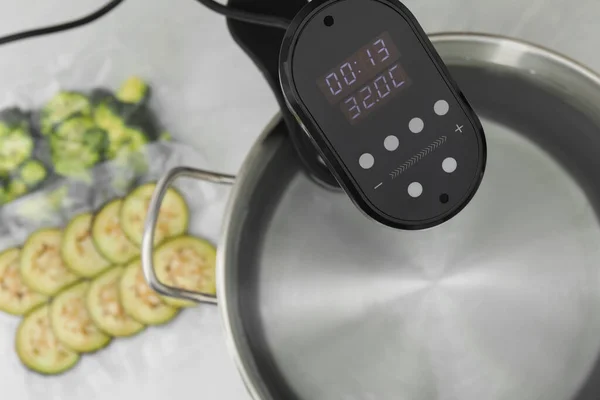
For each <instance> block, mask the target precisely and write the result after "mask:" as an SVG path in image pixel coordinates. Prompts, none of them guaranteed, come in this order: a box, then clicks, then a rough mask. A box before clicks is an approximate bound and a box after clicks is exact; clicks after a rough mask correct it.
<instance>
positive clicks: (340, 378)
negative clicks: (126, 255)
mask: <svg viewBox="0 0 600 400" xmlns="http://www.w3.org/2000/svg"><path fill="white" fill-rule="evenodd" d="M431 40H432V42H433V43H434V45H435V46H436V48H437V50H438V52H439V53H440V55H441V56H442V58H443V59H444V61H445V62H446V64H447V65H448V67H449V68H450V71H451V73H452V75H453V76H454V78H455V80H456V81H457V82H458V84H459V86H460V87H461V88H462V90H463V92H464V93H465V95H466V96H467V97H468V99H469V101H470V102H471V103H472V104H473V106H474V107H475V110H476V112H477V113H478V114H479V116H480V118H481V120H482V122H483V125H484V128H485V130H486V135H487V141H488V166H487V170H486V177H485V178H484V181H483V183H482V185H481V188H480V189H479V192H478V193H477V194H476V196H475V198H474V199H473V201H472V202H471V203H470V204H469V205H468V206H467V207H466V208H465V210H464V211H462V212H461V213H460V214H459V215H458V216H456V217H455V218H453V219H452V220H450V221H448V222H446V223H445V224H443V225H441V226H438V227H436V228H432V229H429V230H425V231H417V232H414V231H412V232H407V231H397V230H392V229H390V228H386V227H383V226H381V225H379V224H377V223H376V222H373V221H371V220H368V219H367V218H366V217H365V216H363V214H362V213H360V212H359V211H358V210H357V209H356V208H355V207H354V206H353V205H352V204H351V202H350V200H349V199H348V198H347V197H346V196H345V194H344V193H341V192H337V191H328V190H327V189H325V188H323V187H322V186H320V185H318V184H316V183H314V182H313V181H312V180H311V179H310V177H308V176H306V174H305V173H304V171H303V170H302V169H301V167H300V163H299V162H298V160H297V158H296V156H295V154H294V150H293V148H292V146H291V145H290V143H289V140H288V138H287V136H286V132H285V128H284V126H283V124H282V123H281V121H280V119H279V117H276V118H275V119H274V120H273V121H272V123H271V124H270V125H269V126H268V127H267V129H266V130H265V132H264V133H263V135H261V137H260V138H259V140H258V141H257V143H256V144H255V145H254V147H253V148H252V150H251V151H250V153H249V154H248V156H247V158H246V161H245V163H244V165H243V167H242V169H241V171H240V174H239V175H238V176H237V177H236V178H235V179H234V177H232V176H229V175H222V174H217V173H213V172H208V171H198V170H192V169H188V168H176V169H174V170H171V171H169V172H168V173H167V174H166V175H165V177H164V178H163V179H162V180H161V181H160V183H159V188H158V189H157V192H156V193H155V195H154V198H153V200H152V203H151V212H150V213H149V217H148V221H147V225H146V232H145V237H144V243H143V252H142V253H143V255H142V259H143V267H144V272H145V275H146V278H147V280H148V281H149V283H150V285H151V287H152V288H153V289H155V290H156V291H158V292H160V293H162V294H165V295H170V296H175V297H180V298H185V299H193V300H195V301H200V302H209V303H215V302H216V299H215V298H212V297H209V296H205V295H202V294H198V293H191V292H186V291H182V290H180V289H176V288H169V287H166V286H164V285H163V284H162V283H161V282H159V281H158V280H157V278H156V275H155V273H154V271H153V266H152V257H151V252H152V245H151V244H152V236H153V232H154V223H155V219H156V214H157V213H156V211H157V208H158V205H159V204H160V201H161V198H162V195H163V194H164V191H165V190H166V187H167V186H168V185H169V184H170V182H172V180H173V179H175V178H177V177H178V176H182V175H185V176H191V177H196V178H198V179H203V180H208V181H211V182H215V183H219V184H233V188H232V191H231V194H230V198H229V206H228V209H227V214H226V217H225V222H224V227H223V231H222V235H221V239H220V243H219V246H218V262H217V263H218V266H217V269H218V277H217V285H218V290H217V293H218V298H219V299H218V302H219V307H220V309H221V313H222V316H223V320H224V325H225V329H226V333H227V336H228V338H229V344H230V348H231V353H232V356H233V357H234V358H235V361H236V363H237V366H238V368H239V371H240V374H241V375H242V377H243V379H244V381H245V383H246V385H247V387H248V390H249V392H250V393H251V395H252V396H253V397H254V398H255V399H264V400H281V399H298V400H300V399H310V400H321V399H322V400H388V399H389V400H392V399H394V400H397V399H400V398H401V399H411V400H412V399H415V400H436V399H443V400H481V399H486V400H509V399H510V400H514V399H519V400H534V399H535V400H537V399H544V400H597V399H598V398H600V363H598V355H599V354H600V353H599V351H600V222H599V219H598V211H600V180H599V173H600V157H599V154H600V78H599V77H598V76H597V75H595V74H594V73H592V72H591V71H589V70H587V69H586V68H584V67H582V66H580V65H578V64H577V63H575V62H573V61H571V60H568V59H566V58H564V57H562V56H560V55H557V54H554V53H552V52H550V51H547V50H544V49H541V48H539V47H536V46H533V45H531V44H527V43H522V42H517V41H513V40H510V39H507V38H500V37H493V36H484V35H474V34H438V35H433V36H432V37H431ZM382 140H383V138H382ZM458 168H460V160H458ZM436 195H437V194H436Z"/></svg>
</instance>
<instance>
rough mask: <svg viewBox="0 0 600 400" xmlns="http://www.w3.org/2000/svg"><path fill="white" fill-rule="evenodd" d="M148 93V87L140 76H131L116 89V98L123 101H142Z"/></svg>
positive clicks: (133, 102) (137, 102) (146, 97)
mask: <svg viewBox="0 0 600 400" xmlns="http://www.w3.org/2000/svg"><path fill="white" fill-rule="evenodd" d="M149 95H150V88H149V87H148V85H147V84H146V82H144V81H143V80H142V79H141V78H139V77H137V76H132V77H130V78H129V79H127V80H126V81H125V82H123V84H122V85H121V87H120V88H119V90H118V91H117V99H119V100H120V101H122V102H124V103H132V104H140V103H144V102H145V101H146V100H147V99H148V97H149Z"/></svg>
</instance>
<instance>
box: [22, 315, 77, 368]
mask: <svg viewBox="0 0 600 400" xmlns="http://www.w3.org/2000/svg"><path fill="white" fill-rule="evenodd" d="M15 347H16V350H17V355H18V356H19V359H20V360H21V362H22V363H23V364H24V365H25V366H26V367H27V368H29V369H31V370H32V371H36V372H39V373H41V374H45V375H56V374H61V373H63V372H65V371H67V370H69V369H71V368H73V367H74V366H75V365H76V364H77V362H78V361H79V359H80V356H79V354H77V353H76V352H74V351H73V350H70V349H68V348H67V347H65V346H64V345H63V344H62V343H60V342H59V341H58V340H57V338H56V336H55V335H54V332H53V331H52V328H51V325H50V318H49V307H48V305H43V306H41V307H38V308H36V309H34V310H33V311H31V312H30V313H29V314H28V315H27V316H25V318H23V320H22V321H21V324H20V325H19V328H18V329H17V335H16V346H15Z"/></svg>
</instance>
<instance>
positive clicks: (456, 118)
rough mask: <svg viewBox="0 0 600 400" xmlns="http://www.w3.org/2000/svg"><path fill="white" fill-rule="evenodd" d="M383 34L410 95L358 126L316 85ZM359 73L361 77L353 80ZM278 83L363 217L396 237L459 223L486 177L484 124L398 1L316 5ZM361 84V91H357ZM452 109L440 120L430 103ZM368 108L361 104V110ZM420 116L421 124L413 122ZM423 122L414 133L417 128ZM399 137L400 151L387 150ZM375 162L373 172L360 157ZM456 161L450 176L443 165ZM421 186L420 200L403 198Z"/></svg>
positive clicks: (287, 42) (301, 23) (331, 0)
mask: <svg viewBox="0 0 600 400" xmlns="http://www.w3.org/2000/svg"><path fill="white" fill-rule="evenodd" d="M382 33H386V34H389V36H390V37H391V39H392V40H393V41H394V44H395V46H396V47H397V48H398V50H399V53H400V58H399V61H398V62H399V63H400V65H401V66H402V68H403V69H404V70H405V71H406V74H407V75H408V76H407V85H406V86H407V87H406V88H403V89H402V92H401V93H398V94H396V95H395V96H394V97H393V98H391V99H386V101H385V102H386V104H385V105H383V106H379V107H378V108H377V110H376V111H372V112H370V114H369V115H368V116H366V117H364V118H362V119H363V120H362V121H360V122H357V123H351V122H350V121H349V119H348V118H347V116H344V113H343V112H341V110H340V108H341V107H342V106H341V103H337V104H333V105H332V104H331V101H330V99H329V101H328V99H327V98H326V96H325V95H323V91H322V88H319V87H318V85H317V80H318V79H319V78H320V77H321V76H322V74H325V73H326V72H327V71H329V70H331V68H333V67H335V66H336V65H339V63H341V62H343V61H344V60H345V59H347V58H348V57H350V56H351V55H352V53H354V52H355V51H356V50H358V49H360V48H361V47H363V46H364V45H366V44H368V42H369V40H371V39H372V38H374V37H377V35H380V34H382ZM359 72H360V71H359ZM279 76H280V81H281V88H282V91H283V95H284V98H285V101H286V103H287V106H288V107H289V109H290V111H291V113H292V114H293V115H294V116H295V118H296V120H297V122H298V123H299V125H300V126H301V127H302V128H303V129H304V130H305V132H306V133H307V134H308V136H309V137H310V138H311V140H312V141H313V143H314V144H315V146H316V147H317V149H318V150H319V151H320V153H321V156H322V157H323V159H324V160H325V162H326V164H327V166H328V167H329V169H330V170H331V172H332V174H333V175H334V177H335V178H336V179H337V181H338V182H339V184H340V186H341V187H342V188H343V189H344V190H345V192H346V193H347V194H348V195H349V197H350V198H351V199H352V201H353V202H354V203H355V204H356V205H357V207H358V208H359V209H361V210H362V211H363V212H364V213H365V214H366V215H367V216H369V217H371V218H373V219H375V220H377V221H379V222H380V223H383V224H385V225H387V226H390V227H393V228H399V229H408V230H414V229H425V228H429V227H433V226H435V225H438V224H440V223H443V222H445V221H447V220H449V219H450V218H452V217H454V216H455V215H457V214H458V213H459V212H460V211H461V210H462V209H463V208H464V207H465V206H466V205H467V204H468V203H469V201H470V200H471V199H472V198H473V196H474V195H475V193H476V191H477V189H478V188H479V185H480V183H481V180H482V178H483V175H484V170H485V165H486V152H487V151H486V142H485V136H484V131H483V128H482V126H481V123H480V121H479V119H478V117H477V115H476V114H475V112H474V111H473V109H472V107H471V106H470V105H469V103H468V101H467V99H466V98H465V96H464V95H463V93H462V92H461V90H460V89H459V87H458V86H457V85H456V83H455V82H454V80H453V79H452V77H451V76H450V73H449V72H448V69H447V68H446V66H445V65H444V63H443V61H442V59H441V58H440V56H439V55H438V54H437V52H436V51H435V49H434V47H433V45H432V44H431V42H430V41H429V39H428V38H427V35H426V34H425V32H424V31H423V29H422V28H421V26H420V25H419V23H418V22H417V20H416V19H415V17H414V16H413V15H412V14H411V13H410V11H409V10H408V9H407V8H406V7H405V6H404V5H403V4H401V3H400V2H398V1H394V0H314V1H311V2H310V3H308V4H307V5H306V6H305V7H303V8H302V10H301V11H300V12H299V13H298V14H297V15H296V17H295V18H294V20H293V22H292V24H291V26H290V27H289V28H288V30H287V32H286V34H285V36H284V39H283V43H282V47H281V52H280V65H279ZM361 85H362V84H361ZM439 99H443V100H444V101H445V102H446V103H447V105H449V111H447V112H446V113H445V114H438V111H435V112H434V103H435V102H436V101H437V100H439ZM363 104H364V103H363ZM417 117H418V118H417ZM415 118H417V119H421V122H423V121H424V128H422V129H421V131H419V132H418V133H414V132H412V125H410V126H411V129H409V123H410V122H411V121H412V120H413V119H415ZM389 136H395V137H396V138H397V139H398V142H399V143H400V145H399V146H398V149H397V150H393V151H390V150H388V149H387V146H386V148H385V149H384V145H383V143H384V140H385V139H386V138H387V137H389ZM365 153H368V154H369V155H374V157H372V158H374V160H375V163H374V165H373V166H372V167H368V168H364V167H362V165H363V164H362V163H360V165H359V156H360V155H361V154H362V155H364V154H365ZM449 158H452V159H453V160H455V161H456V160H458V168H456V169H455V170H454V171H452V172H451V173H449V172H447V171H446V170H445V169H444V170H443V169H442V163H443V162H445V161H446V160H447V159H449ZM415 182H416V183H418V184H419V185H421V187H422V194H420V195H418V196H413V195H409V191H408V189H407V188H408V186H409V185H411V184H414V183H415Z"/></svg>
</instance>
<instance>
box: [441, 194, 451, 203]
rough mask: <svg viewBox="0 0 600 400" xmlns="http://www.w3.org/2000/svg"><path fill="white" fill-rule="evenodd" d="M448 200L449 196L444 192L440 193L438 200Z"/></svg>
mask: <svg viewBox="0 0 600 400" xmlns="http://www.w3.org/2000/svg"><path fill="white" fill-rule="evenodd" d="M448 200H450V197H449V196H448V195H447V194H446V193H442V194H440V202H442V203H444V204H446V203H447V202H448Z"/></svg>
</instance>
